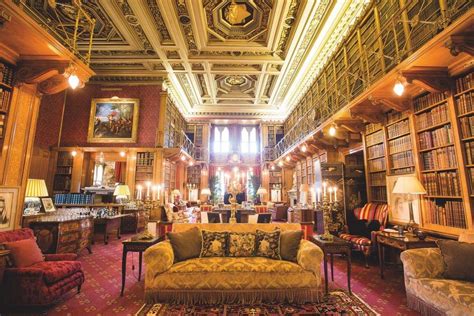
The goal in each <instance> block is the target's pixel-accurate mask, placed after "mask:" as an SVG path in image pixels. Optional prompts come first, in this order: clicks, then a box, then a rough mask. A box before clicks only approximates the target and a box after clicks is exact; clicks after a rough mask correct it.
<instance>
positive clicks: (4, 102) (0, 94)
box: [0, 87, 12, 112]
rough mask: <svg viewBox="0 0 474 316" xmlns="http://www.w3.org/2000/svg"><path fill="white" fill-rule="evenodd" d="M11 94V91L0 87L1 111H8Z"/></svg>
mask: <svg viewBox="0 0 474 316" xmlns="http://www.w3.org/2000/svg"><path fill="white" fill-rule="evenodd" d="M11 94H12V93H11V91H9V90H7V89H4V88H2V87H0V111H3V112H7V111H8V107H9V105H10V97H11Z"/></svg>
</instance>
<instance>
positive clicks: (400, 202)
mask: <svg viewBox="0 0 474 316" xmlns="http://www.w3.org/2000/svg"><path fill="white" fill-rule="evenodd" d="M408 176H415V174H414V173H413V174H405V175H394V176H387V190H388V191H387V193H388V194H387V196H388V200H387V203H388V205H389V209H390V214H389V219H390V223H393V224H407V223H408V222H409V221H410V214H409V211H408V199H407V197H406V195H405V194H394V193H392V191H393V188H394V187H395V183H397V180H398V179H399V178H400V177H408ZM410 198H412V201H413V217H414V220H415V223H417V224H420V221H421V216H420V199H419V198H417V195H412V196H411V197H410Z"/></svg>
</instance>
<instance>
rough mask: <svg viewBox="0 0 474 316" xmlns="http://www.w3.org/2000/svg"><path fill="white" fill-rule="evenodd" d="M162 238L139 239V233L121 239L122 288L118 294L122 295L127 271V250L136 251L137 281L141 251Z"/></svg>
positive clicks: (139, 271) (139, 276) (139, 273)
mask: <svg viewBox="0 0 474 316" xmlns="http://www.w3.org/2000/svg"><path fill="white" fill-rule="evenodd" d="M162 239H163V238H161V237H159V236H157V237H154V238H152V239H140V235H136V236H133V237H132V238H130V239H127V240H124V241H122V244H123V252H122V290H121V291H120V296H123V291H124V289H125V275H126V271H127V254H128V253H129V252H138V281H140V279H141V275H142V256H143V252H144V251H145V250H147V249H148V247H151V246H153V245H154V244H156V243H158V242H159V241H161V240H162Z"/></svg>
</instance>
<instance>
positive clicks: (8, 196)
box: [0, 187, 20, 231]
mask: <svg viewBox="0 0 474 316" xmlns="http://www.w3.org/2000/svg"><path fill="white" fill-rule="evenodd" d="M19 191H20V188H19V187H0V231H6V230H12V229H14V228H15V225H16V221H17V217H18V211H19V210H18V193H19Z"/></svg>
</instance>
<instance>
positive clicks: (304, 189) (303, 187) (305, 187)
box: [300, 183, 309, 192]
mask: <svg viewBox="0 0 474 316" xmlns="http://www.w3.org/2000/svg"><path fill="white" fill-rule="evenodd" d="M300 191H301V192H309V185H308V184H307V183H302V184H301V185H300Z"/></svg>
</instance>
